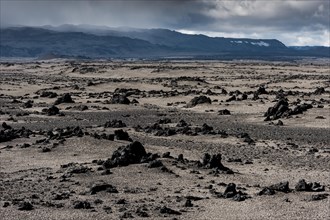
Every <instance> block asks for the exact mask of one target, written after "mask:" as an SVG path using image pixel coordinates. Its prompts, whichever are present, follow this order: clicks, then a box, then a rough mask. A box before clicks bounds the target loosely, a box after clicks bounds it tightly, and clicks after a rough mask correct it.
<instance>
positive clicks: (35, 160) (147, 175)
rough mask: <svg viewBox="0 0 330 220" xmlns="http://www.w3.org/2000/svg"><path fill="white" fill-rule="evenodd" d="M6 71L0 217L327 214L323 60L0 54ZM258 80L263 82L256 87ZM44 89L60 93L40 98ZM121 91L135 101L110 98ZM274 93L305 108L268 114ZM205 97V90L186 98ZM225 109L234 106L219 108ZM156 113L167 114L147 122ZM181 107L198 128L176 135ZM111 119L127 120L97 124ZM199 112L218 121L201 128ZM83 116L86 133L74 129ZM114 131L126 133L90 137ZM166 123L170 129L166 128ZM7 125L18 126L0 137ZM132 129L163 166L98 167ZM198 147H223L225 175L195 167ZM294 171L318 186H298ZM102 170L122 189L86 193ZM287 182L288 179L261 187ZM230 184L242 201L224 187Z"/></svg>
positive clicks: (329, 153)
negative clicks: (269, 191) (21, 57)
mask: <svg viewBox="0 0 330 220" xmlns="http://www.w3.org/2000/svg"><path fill="white" fill-rule="evenodd" d="M0 70H1V72H0V79H1V80H0V123H1V124H3V123H5V124H7V127H6V125H3V127H2V128H1V132H2V133H0V134H1V136H0V216H2V217H1V219H5V220H7V219H8V220H12V219H63V220H64V219H65V220H66V219H124V218H135V219H205V220H208V219H306V220H312V219H328V218H330V208H329V207H330V204H329V202H330V199H329V196H328V194H329V191H330V172H329V168H330V145H329V143H330V140H329V139H330V136H329V134H330V111H329V109H330V99H329V94H330V76H329V72H330V69H329V66H328V65H326V64H322V62H318V63H315V64H311V63H310V62H308V63H307V62H306V63H304V62H297V63H281V62H274V63H267V62H207V61H199V62H197V61H190V62H182V61H178V62H147V61H146V62H120V61H117V62H101V61H100V62H96V61H91V62H80V61H64V60H57V61H54V60H53V61H47V62H42V61H40V62H30V63H0ZM260 87H262V88H265V90H266V91H267V92H266V93H264V94H259V96H258V98H254V96H255V95H254V94H255V93H256V91H258V89H259V88H260ZM318 88H324V90H323V91H321V92H315V91H316V90H317V89H318ZM119 89H122V90H121V91H120V90H119ZM125 89H126V90H125ZM224 90H225V92H224ZM279 90H283V91H284V93H281V92H279ZM43 91H47V92H54V93H56V94H57V96H56V97H41V94H42V92H43ZM66 93H68V94H70V95H71V98H72V100H73V101H74V103H59V104H56V106H57V108H59V111H60V113H62V114H54V115H48V114H45V113H43V109H47V108H49V107H51V106H52V105H54V103H55V101H56V100H57V99H58V98H59V97H61V96H62V95H64V94H66ZM115 93H116V94H120V95H124V96H125V97H126V98H128V100H129V101H130V102H132V101H133V100H136V101H137V102H136V103H131V104H119V103H115V104H111V100H113V99H114V96H115V95H114V94H115ZM243 94H246V95H247V96H246V99H242V98H241V97H242V95H243ZM281 94H284V96H285V98H286V99H287V102H288V107H289V108H291V109H294V108H295V107H297V106H299V105H302V104H303V103H305V104H311V105H312V108H309V109H307V111H304V112H302V113H301V114H292V115H289V116H283V117H280V118H277V119H275V120H270V121H265V116H264V114H265V112H267V110H268V109H269V108H270V107H273V106H274V105H275V104H276V103H277V102H278V101H279V97H278V96H279V95H281ZM233 95H235V96H236V100H234V101H228V99H229V98H230V97H232V96H233ZM200 96H206V97H207V98H210V101H211V102H210V103H203V104H197V105H196V106H189V103H191V100H192V99H193V98H195V97H200ZM29 100H30V102H31V101H32V102H31V105H27V104H26V102H28V101H29ZM84 106H86V107H84ZM82 107H84V109H83V108H82ZM224 109H227V110H229V112H230V115H220V114H219V113H218V111H220V110H224ZM161 119H169V120H170V121H168V123H166V124H157V126H158V127H157V126H155V123H157V122H159V120H161ZM182 119H183V120H184V121H185V122H187V123H188V125H187V126H188V127H189V129H191V131H196V133H194V134H186V133H182V131H180V129H179V128H178V127H177V123H179V121H180V120H182ZM113 120H121V121H122V122H123V123H125V126H122V127H121V128H118V127H117V128H116V127H111V126H110V127H107V126H105V123H106V122H109V121H113ZM279 120H280V121H281V122H283V125H277V124H278V121H279ZM203 124H206V125H208V126H211V127H212V129H211V130H208V131H204V130H203V129H204V128H205V125H204V127H203ZM8 126H9V127H11V128H8ZM77 126H79V129H78V130H79V131H81V134H80V135H77V134H76V133H73V132H72V130H73V128H74V127H77ZM148 126H149V127H148ZM22 127H24V128H25V130H23V131H22ZM67 127H71V128H72V129H71V128H67ZM155 127H156V128H155ZM159 127H160V128H159ZM66 128H67V129H66ZM70 129H71V130H70ZM119 129H123V130H124V131H126V132H127V134H128V135H129V137H130V139H131V140H128V139H127V138H126V139H125V138H124V140H118V137H117V136H115V138H114V140H109V139H107V138H96V135H101V134H103V133H104V134H106V135H109V134H110V135H111V134H114V133H116V132H117V130H119ZM198 129H201V130H198ZM27 130H28V131H29V134H28V135H24V134H23V133H24V132H25V133H28V132H27ZM168 130H174V131H175V133H172V134H170V135H169V134H168V133H166V132H165V133H162V131H168ZM67 131H69V133H70V132H71V133H70V134H69V135H66V134H65V132H67ZM6 132H7V133H9V134H14V133H15V132H16V133H15V134H16V136H12V137H11V138H9V139H5V135H4V134H5V133H6ZM59 133H60V134H61V135H59V136H56V135H58V134H59ZM244 133H247V135H248V137H249V138H245V137H246V136H245V135H244ZM54 136H56V137H54ZM131 141H138V142H140V143H141V144H142V145H143V146H144V148H145V150H146V152H149V153H152V154H158V155H159V156H160V157H159V158H158V159H156V160H158V161H161V163H162V166H160V167H155V168H150V163H152V162H150V161H148V162H138V163H134V164H129V165H128V166H115V167H111V168H110V169H108V168H105V165H104V164H103V162H104V161H106V160H107V159H108V158H111V157H112V155H113V153H114V152H115V151H116V150H117V149H118V148H119V147H121V146H127V145H129V144H130V143H131ZM166 152H170V157H168V156H163V155H164V153H166ZM205 153H208V154H210V155H215V154H221V155H222V160H221V163H222V164H223V165H224V166H226V167H228V168H229V169H230V170H232V171H233V174H228V173H226V172H222V171H221V170H220V172H218V173H217V170H216V169H211V168H209V167H207V166H203V165H201V162H202V158H203V156H204V154H205ZM180 154H182V155H183V158H184V160H183V161H182V160H180V159H178V157H179V155H180ZM153 160H154V159H153ZM153 160H151V161H153ZM68 164H69V165H68ZM102 164H103V165H102ZM72 168H77V169H78V171H76V172H74V171H72ZM165 168H166V169H165ZM107 169H108V171H107V172H108V173H106V172H105V171H106V170H107ZM218 171H219V169H218ZM301 179H305V180H306V182H308V183H309V182H312V183H314V182H317V183H320V185H321V187H319V188H318V190H316V188H313V189H309V190H306V191H299V190H297V189H296V187H295V186H296V184H297V183H298V181H299V180H301ZM101 181H103V183H107V184H110V185H112V186H113V187H114V188H116V190H117V192H116V193H114V192H109V191H106V190H100V192H97V193H96V194H93V193H91V188H92V186H93V184H94V185H95V184H97V183H100V182H101ZM285 181H288V182H289V188H290V190H289V191H287V192H282V191H281V190H275V194H273V195H258V193H259V192H260V191H261V190H263V189H264V188H265V187H269V186H271V185H273V184H277V183H280V182H285ZM230 183H234V184H235V185H236V190H237V191H240V192H239V193H238V194H240V195H242V197H244V199H242V200H243V201H235V199H233V198H231V197H230V198H225V197H226V196H225V195H226V193H225V190H226V188H227V187H228V184H230ZM317 195H318V197H317ZM234 198H235V197H234ZM188 200H189V201H190V202H191V203H192V205H191V204H190V205H189V204H188V205H187V201H188ZM77 202H80V203H81V204H83V202H85V204H89V205H88V206H83V207H77V206H76V207H75V205H76V204H77ZM24 203H25V206H24ZM26 204H29V205H30V206H29V205H26ZM29 207H30V209H31V210H21V209H29ZM164 207H166V208H169V209H166V208H164ZM169 210H172V211H173V213H171V211H169ZM175 211H176V212H175Z"/></svg>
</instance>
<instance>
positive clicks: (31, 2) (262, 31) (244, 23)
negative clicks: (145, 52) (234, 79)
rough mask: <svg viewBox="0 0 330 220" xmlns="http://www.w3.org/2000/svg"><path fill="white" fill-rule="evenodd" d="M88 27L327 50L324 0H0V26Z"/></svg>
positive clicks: (329, 28) (328, 19)
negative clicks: (263, 41)
mask: <svg viewBox="0 0 330 220" xmlns="http://www.w3.org/2000/svg"><path fill="white" fill-rule="evenodd" d="M62 24H89V25H99V26H109V27H123V26H124V27H133V28H168V29H171V30H177V31H180V32H183V33H188V34H205V35H208V36H212V37H217V36H219V37H237V38H243V37H248V38H258V39H263V38H265V39H278V40H280V41H282V42H283V43H285V44H286V45H288V46H292V45H295V46H305V45H311V46H314V45H320V46H330V1H329V0H295V1H292V0H231V1H221V0H0V25H1V27H6V26H14V25H24V26H42V25H53V26H58V25H62Z"/></svg>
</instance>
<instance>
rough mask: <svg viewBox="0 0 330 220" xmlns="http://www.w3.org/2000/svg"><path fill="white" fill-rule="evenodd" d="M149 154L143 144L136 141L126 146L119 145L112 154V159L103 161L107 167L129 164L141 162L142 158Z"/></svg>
mask: <svg viewBox="0 0 330 220" xmlns="http://www.w3.org/2000/svg"><path fill="white" fill-rule="evenodd" d="M146 156H147V153H146V150H145V149H144V147H143V145H142V144H141V143H140V142H138V141H135V142H133V143H131V144H129V145H127V146H125V147H119V148H118V149H117V150H116V151H115V152H114V153H113V155H112V157H111V159H108V160H106V161H105V162H104V163H103V166H104V167H105V168H111V167H117V166H128V165H129V164H136V163H141V161H142V159H143V158H144V157H146Z"/></svg>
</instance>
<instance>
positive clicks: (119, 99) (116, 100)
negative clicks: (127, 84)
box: [110, 94, 131, 105]
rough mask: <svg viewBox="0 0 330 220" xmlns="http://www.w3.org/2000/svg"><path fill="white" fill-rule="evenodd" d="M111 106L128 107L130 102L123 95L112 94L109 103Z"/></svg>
mask: <svg viewBox="0 0 330 220" xmlns="http://www.w3.org/2000/svg"><path fill="white" fill-rule="evenodd" d="M110 103H111V104H124V105H129V104H130V103H131V102H130V100H129V99H128V98H127V96H126V95H123V94H114V95H113V96H112V99H111V101H110Z"/></svg>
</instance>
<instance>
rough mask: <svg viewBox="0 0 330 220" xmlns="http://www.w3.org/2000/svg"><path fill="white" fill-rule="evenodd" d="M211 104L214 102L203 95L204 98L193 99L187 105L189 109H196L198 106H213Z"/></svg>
mask: <svg viewBox="0 0 330 220" xmlns="http://www.w3.org/2000/svg"><path fill="white" fill-rule="evenodd" d="M211 103H212V101H211V99H210V98H209V97H207V96H204V95H202V96H198V97H195V98H193V99H192V100H191V101H190V102H189V103H188V104H187V107H188V108H192V107H195V106H196V105H199V104H211Z"/></svg>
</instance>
